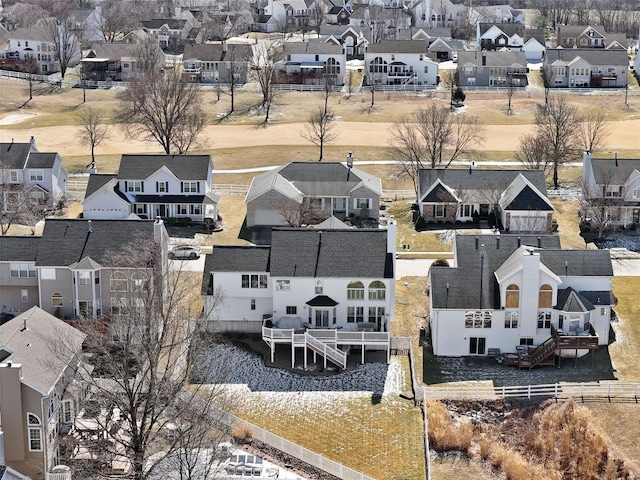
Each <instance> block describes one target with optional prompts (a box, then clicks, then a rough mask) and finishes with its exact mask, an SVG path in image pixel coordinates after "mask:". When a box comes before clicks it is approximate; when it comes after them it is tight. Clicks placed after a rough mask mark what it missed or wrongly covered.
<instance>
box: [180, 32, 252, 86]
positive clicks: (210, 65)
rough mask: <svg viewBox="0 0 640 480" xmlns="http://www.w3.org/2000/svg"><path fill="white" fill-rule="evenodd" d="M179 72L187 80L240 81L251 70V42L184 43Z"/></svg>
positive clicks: (243, 81) (203, 81)
mask: <svg viewBox="0 0 640 480" xmlns="http://www.w3.org/2000/svg"><path fill="white" fill-rule="evenodd" d="M182 58H183V60H182V75H183V77H185V78H186V79H187V80H189V81H190V82H201V83H224V84H228V83H231V82H230V81H229V80H230V78H231V76H233V83H235V84H236V85H238V84H244V83H246V81H247V77H248V75H249V72H250V70H251V63H252V62H251V60H252V49H251V45H244V44H233V43H231V44H229V43H226V42H222V43H203V44H200V45H187V46H186V47H185V49H184V55H183V56H182Z"/></svg>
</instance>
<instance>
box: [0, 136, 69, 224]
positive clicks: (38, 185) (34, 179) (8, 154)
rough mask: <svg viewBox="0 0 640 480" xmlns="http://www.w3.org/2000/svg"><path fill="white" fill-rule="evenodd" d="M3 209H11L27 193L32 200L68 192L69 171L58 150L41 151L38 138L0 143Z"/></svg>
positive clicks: (51, 199) (54, 198)
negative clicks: (36, 139) (37, 144)
mask: <svg viewBox="0 0 640 480" xmlns="http://www.w3.org/2000/svg"><path fill="white" fill-rule="evenodd" d="M0 186H1V188H0V192H1V195H0V211H2V212H5V211H10V210H11V205H12V203H13V204H15V198H12V196H15V195H21V194H28V195H29V196H30V197H31V201H33V202H41V203H45V202H47V201H49V202H54V201H57V200H59V199H61V198H62V197H64V196H65V195H66V193H67V171H66V169H65V168H64V167H63V166H62V158H61V157H60V155H58V154H57V153H53V152H51V153H47V152H39V151H38V149H37V148H36V144H35V139H34V138H33V137H31V140H30V141H29V142H24V143H18V142H14V141H13V140H12V141H11V142H8V143H0Z"/></svg>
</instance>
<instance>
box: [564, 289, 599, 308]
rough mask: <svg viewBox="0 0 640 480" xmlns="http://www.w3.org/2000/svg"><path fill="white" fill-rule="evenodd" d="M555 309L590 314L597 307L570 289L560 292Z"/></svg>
mask: <svg viewBox="0 0 640 480" xmlns="http://www.w3.org/2000/svg"><path fill="white" fill-rule="evenodd" d="M554 308H556V309H557V310H562V311H563V312H590V311H591V310H593V309H594V308H595V307H594V306H593V304H592V303H591V302H590V301H589V300H587V299H586V298H585V297H584V296H582V295H580V292H578V291H576V290H574V289H573V288H571V287H569V288H565V289H562V290H558V303H557V305H556V306H555V307H554Z"/></svg>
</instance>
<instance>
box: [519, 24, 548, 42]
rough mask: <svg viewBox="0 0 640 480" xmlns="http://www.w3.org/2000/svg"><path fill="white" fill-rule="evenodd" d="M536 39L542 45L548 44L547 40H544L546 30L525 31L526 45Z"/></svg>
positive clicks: (527, 29)
mask: <svg viewBox="0 0 640 480" xmlns="http://www.w3.org/2000/svg"><path fill="white" fill-rule="evenodd" d="M532 38H533V39H534V40H537V41H538V42H539V43H540V45H544V44H545V42H546V39H545V38H544V30H543V29H541V28H525V29H524V41H525V43H526V42H527V40H530V39H532Z"/></svg>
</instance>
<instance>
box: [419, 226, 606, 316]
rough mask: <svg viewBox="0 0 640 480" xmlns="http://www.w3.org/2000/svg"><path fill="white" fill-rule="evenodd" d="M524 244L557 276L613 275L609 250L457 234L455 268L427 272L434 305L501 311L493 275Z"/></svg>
mask: <svg viewBox="0 0 640 480" xmlns="http://www.w3.org/2000/svg"><path fill="white" fill-rule="evenodd" d="M476 245H477V246H476ZM523 245H530V246H532V247H533V248H535V249H536V250H537V251H539V252H540V261H541V263H542V264H543V265H544V266H545V267H546V268H547V269H548V270H549V271H550V272H552V273H553V274H554V275H556V276H558V277H566V276H581V275H585V276H612V275H613V270H612V267H611V258H610V256H609V252H608V251H606V250H562V249H561V248H560V239H559V237H558V236H556V235H512V234H502V235H497V236H496V235H456V238H455V253H456V261H457V267H455V268H453V267H432V268H431V270H430V272H429V275H430V278H431V300H432V302H433V306H434V307H435V308H452V309H471V308H473V309H477V308H480V306H481V305H482V308H490V309H493V308H500V298H499V297H500V296H499V289H498V282H497V280H496V277H495V272H496V271H498V270H499V269H500V267H502V266H503V264H505V262H507V260H508V259H509V258H510V257H512V255H513V253H514V252H515V251H516V250H517V249H518V248H520V247H521V246H523ZM481 259H482V268H481ZM565 262H566V269H565Z"/></svg>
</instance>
